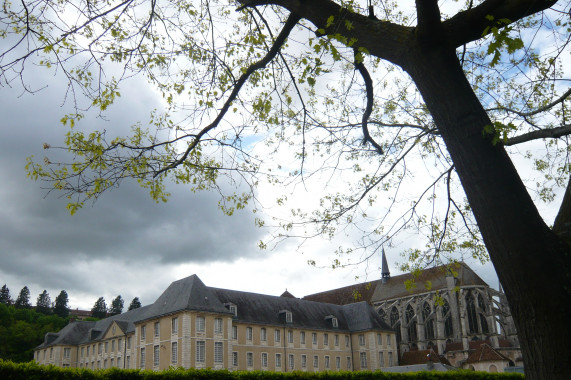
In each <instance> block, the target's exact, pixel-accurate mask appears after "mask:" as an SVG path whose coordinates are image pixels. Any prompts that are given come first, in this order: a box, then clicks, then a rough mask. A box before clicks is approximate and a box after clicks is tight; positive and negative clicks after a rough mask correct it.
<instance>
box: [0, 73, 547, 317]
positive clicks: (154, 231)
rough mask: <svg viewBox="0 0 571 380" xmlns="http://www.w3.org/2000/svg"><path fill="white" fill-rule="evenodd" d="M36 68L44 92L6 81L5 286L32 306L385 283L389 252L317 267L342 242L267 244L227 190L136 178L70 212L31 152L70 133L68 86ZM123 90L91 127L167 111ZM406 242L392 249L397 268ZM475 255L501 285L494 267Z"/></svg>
mask: <svg viewBox="0 0 571 380" xmlns="http://www.w3.org/2000/svg"><path fill="white" fill-rule="evenodd" d="M26 75H27V77H26V81H27V83H34V84H36V85H37V86H38V87H44V86H45V87H44V88H43V89H42V90H41V91H38V92H35V93H33V94H30V93H24V92H23V91H22V89H21V87H20V86H19V85H18V84H16V83H14V85H13V87H12V88H10V87H9V86H4V87H0V115H1V117H0V179H1V180H0V202H1V204H2V207H0V285H2V284H6V285H7V286H8V287H9V289H10V292H11V295H12V298H13V299H15V298H16V297H17V295H18V293H19V291H20V289H21V288H22V287H23V286H28V288H29V289H30V293H31V301H32V303H33V304H35V301H36V298H37V296H38V295H39V294H40V293H41V292H42V291H43V290H44V289H46V290H47V291H48V293H49V294H50V296H51V299H52V301H54V300H55V297H56V296H57V295H58V294H59V292H60V291H61V290H66V291H67V293H68V295H69V306H70V307H71V308H73V309H75V308H79V309H91V308H92V307H93V304H94V303H95V301H96V300H97V298H99V297H102V296H103V297H104V298H105V300H106V301H107V305H108V306H110V304H111V301H112V299H113V298H115V297H116V296H117V295H121V296H122V298H123V299H124V300H125V307H127V306H128V304H129V302H130V301H131V300H132V299H133V297H139V298H140V300H141V302H142V304H143V305H147V304H150V303H152V302H154V301H155V299H156V298H157V297H158V296H159V295H160V294H161V293H162V292H163V291H164V290H165V289H166V288H167V286H168V285H169V284H170V283H171V282H173V281H175V280H178V279H181V278H184V277H187V276H190V275H192V274H197V275H198V276H199V277H200V278H201V279H202V281H203V282H204V283H205V284H206V285H208V286H214V287H220V288H229V289H235V290H242V291H251V292H258V293H264V294H271V295H280V294H281V293H282V292H284V291H285V290H286V289H287V290H288V291H289V292H290V293H292V294H294V295H295V296H297V297H302V296H304V295H307V294H312V293H316V292H320V291H324V290H329V289H333V288H336V287H341V286H347V285H351V284H355V283H357V282H362V281H368V280H375V279H378V278H380V263H381V258H380V256H378V255H375V256H373V257H372V259H371V261H369V262H368V263H366V264H364V265H361V266H358V267H349V268H338V269H335V270H332V269H330V268H320V267H313V266H310V265H308V264H307V261H308V260H310V259H312V260H318V261H319V262H327V261H328V260H329V259H330V258H331V257H332V253H333V251H334V249H335V247H336V246H335V243H336V242H328V241H326V240H322V239H319V238H316V239H314V240H312V241H310V242H309V243H307V245H306V246H305V248H304V250H303V252H304V253H301V252H299V250H298V249H297V242H296V241H295V240H290V241H285V242H283V243H282V244H280V245H279V246H278V247H276V248H275V249H273V250H260V249H258V242H259V241H260V240H262V239H264V237H265V236H266V233H267V231H265V230H264V229H260V228H257V227H255V225H254V215H253V214H252V212H251V211H250V210H243V211H241V212H238V213H236V214H234V215H233V216H231V217H229V216H225V215H223V214H222V212H220V211H219V210H218V208H217V202H218V197H217V195H216V194H212V193H208V192H202V193H192V192H191V191H189V190H188V188H185V186H184V185H174V184H169V186H168V191H170V192H171V193H172V196H171V197H170V200H169V201H168V202H167V203H161V204H156V203H154V202H153V201H152V200H151V198H150V197H149V196H148V194H147V192H146V191H145V190H144V189H141V188H140V187H138V186H137V185H136V184H133V183H129V182H126V183H123V184H122V185H121V186H120V187H119V188H117V189H113V190H112V191H110V192H108V193H106V194H104V195H103V196H102V197H101V198H100V199H99V200H97V202H95V203H94V204H86V206H85V207H84V208H83V209H81V210H80V211H78V212H77V213H76V214H75V215H73V216H71V215H70V214H69V212H68V211H67V210H66V208H65V205H66V203H67V202H66V199H62V198H61V196H60V195H58V194H55V193H50V194H48V193H47V191H46V190H44V189H42V186H45V184H42V183H41V182H39V181H38V182H34V181H32V180H30V179H29V178H27V177H26V171H25V169H24V166H25V164H26V158H27V157H29V156H31V155H34V156H35V157H36V159H37V160H42V159H43V157H44V156H46V155H49V154H52V152H51V151H44V149H43V148H42V146H43V144H44V143H48V144H50V145H52V146H56V145H63V138H64V133H65V131H66V129H65V128H64V127H63V126H62V125H61V123H60V121H59V120H60V119H61V118H62V116H63V115H64V114H66V113H67V112H69V110H70V108H69V103H66V102H65V101H64V97H65V87H64V86H63V85H62V83H61V82H58V78H57V77H56V76H54V75H53V74H52V73H50V72H48V71H46V70H43V69H37V68H35V67H33V66H32V67H29V70H28V72H27V74H26ZM121 92H122V96H121V99H120V100H119V101H118V102H117V103H116V104H115V105H113V106H112V107H111V109H110V111H109V113H107V114H106V119H105V120H102V119H96V118H93V117H88V118H87V119H86V120H84V121H82V125H83V126H84V127H85V128H87V129H100V130H101V129H105V130H107V131H110V132H111V133H117V134H120V133H121V132H124V131H126V130H127V127H128V126H130V125H132V124H134V123H136V122H137V121H141V120H144V119H145V118H146V116H147V115H148V110H150V109H153V108H156V107H161V100H160V99H158V98H157V96H156V94H155V93H154V92H153V91H152V89H150V88H148V87H147V86H146V84H145V83H144V82H134V81H131V82H128V84H127V86H126V87H124V88H122V91H121ZM548 214H549V213H548ZM339 239H343V237H342V236H341V237H339ZM404 248H407V247H403V246H397V248H394V249H387V250H386V253H387V258H388V261H389V266H391V274H393V275H395V274H398V273H399V272H398V270H397V267H396V263H397V262H400V260H402V259H401V258H400V256H399V254H400V251H401V250H403V249H404ZM467 262H468V264H469V265H470V266H471V267H472V268H473V269H474V270H475V271H476V273H478V274H479V275H480V276H481V277H482V278H483V279H484V280H485V281H486V282H487V283H488V284H490V285H491V286H493V287H494V288H496V289H497V287H498V282H497V281H498V280H497V277H496V275H495V272H494V270H493V267H492V265H491V264H490V263H488V264H485V265H481V264H479V263H478V262H476V261H474V260H469V259H467ZM356 277H358V279H356Z"/></svg>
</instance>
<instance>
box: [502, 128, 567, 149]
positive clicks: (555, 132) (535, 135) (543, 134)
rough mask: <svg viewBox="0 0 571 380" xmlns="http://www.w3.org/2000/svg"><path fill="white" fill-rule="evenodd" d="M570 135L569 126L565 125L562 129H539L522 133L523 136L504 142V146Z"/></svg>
mask: <svg viewBox="0 0 571 380" xmlns="http://www.w3.org/2000/svg"><path fill="white" fill-rule="evenodd" d="M570 134H571V124H567V125H564V126H562V127H557V128H550V129H540V130H538V131H532V132H529V133H524V134H523V135H520V136H515V137H512V138H509V139H508V140H507V141H506V142H504V145H505V146H511V145H516V144H521V143H524V142H527V141H531V140H537V139H546V138H551V139H556V138H559V137H562V136H567V135H570Z"/></svg>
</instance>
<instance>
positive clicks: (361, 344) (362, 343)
mask: <svg viewBox="0 0 571 380" xmlns="http://www.w3.org/2000/svg"><path fill="white" fill-rule="evenodd" d="M364 345H365V335H363V334H360V335H359V346H364Z"/></svg>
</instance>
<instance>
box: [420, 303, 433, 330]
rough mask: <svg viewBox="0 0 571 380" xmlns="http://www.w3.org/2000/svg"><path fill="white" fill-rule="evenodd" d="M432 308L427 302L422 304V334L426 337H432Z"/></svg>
mask: <svg viewBox="0 0 571 380" xmlns="http://www.w3.org/2000/svg"><path fill="white" fill-rule="evenodd" d="M431 314H432V309H431V307H430V304H429V303H428V302H424V304H422V319H423V320H424V335H425V338H426V339H434V319H433V318H432V317H431Z"/></svg>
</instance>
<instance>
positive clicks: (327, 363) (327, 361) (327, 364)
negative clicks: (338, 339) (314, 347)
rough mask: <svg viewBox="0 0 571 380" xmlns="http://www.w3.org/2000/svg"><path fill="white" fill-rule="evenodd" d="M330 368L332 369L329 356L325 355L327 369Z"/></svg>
mask: <svg viewBox="0 0 571 380" xmlns="http://www.w3.org/2000/svg"><path fill="white" fill-rule="evenodd" d="M329 367H330V363H329V356H327V355H325V369H329Z"/></svg>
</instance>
